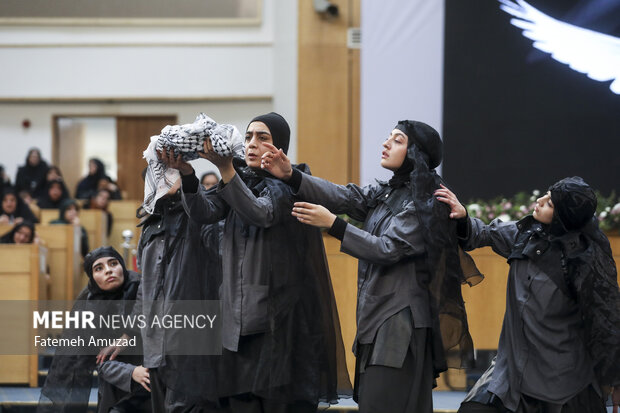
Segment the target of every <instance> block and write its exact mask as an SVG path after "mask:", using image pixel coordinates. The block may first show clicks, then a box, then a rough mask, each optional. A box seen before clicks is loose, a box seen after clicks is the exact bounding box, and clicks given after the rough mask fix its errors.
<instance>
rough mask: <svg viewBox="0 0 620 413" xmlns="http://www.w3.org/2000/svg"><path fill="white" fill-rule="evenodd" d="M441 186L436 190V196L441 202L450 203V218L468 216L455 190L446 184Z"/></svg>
mask: <svg viewBox="0 0 620 413" xmlns="http://www.w3.org/2000/svg"><path fill="white" fill-rule="evenodd" d="M440 186H441V188H440V189H438V190H436V191H435V196H436V197H437V199H438V200H439V201H441V202H444V203H446V204H448V206H449V207H450V218H453V219H459V218H465V217H466V216H467V210H466V209H465V207H464V206H463V204H461V203H460V202H459V200H458V198H457V197H456V195H454V192H452V191H450V190H449V189H448V188H446V187H445V186H444V185H442V184H440Z"/></svg>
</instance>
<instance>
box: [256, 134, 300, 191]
mask: <svg viewBox="0 0 620 413" xmlns="http://www.w3.org/2000/svg"><path fill="white" fill-rule="evenodd" d="M263 145H264V146H265V147H266V148H267V149H269V151H268V152H265V153H264V154H263V157H262V158H261V163H260V167H261V168H262V169H264V170H266V171H267V172H269V173H270V174H271V175H273V176H275V177H276V178H278V179H283V180H285V181H287V180H288V179H290V177H291V176H292V175H293V168H292V167H291V160H290V159H289V158H288V156H286V154H285V153H284V151H283V150H282V149H278V148H276V147H275V146H273V145H272V144H270V143H266V142H264V143H263Z"/></svg>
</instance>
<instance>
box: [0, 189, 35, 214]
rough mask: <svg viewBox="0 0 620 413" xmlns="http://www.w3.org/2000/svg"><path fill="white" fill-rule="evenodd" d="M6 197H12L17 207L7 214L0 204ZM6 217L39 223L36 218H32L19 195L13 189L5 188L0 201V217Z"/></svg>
mask: <svg viewBox="0 0 620 413" xmlns="http://www.w3.org/2000/svg"><path fill="white" fill-rule="evenodd" d="M8 195H13V196H14V197H15V199H16V201H17V206H16V207H15V211H13V212H11V213H8V212H6V211H5V210H4V209H3V208H2V203H3V201H4V198H5V197H6V196H8ZM4 214H6V215H8V216H9V217H11V218H23V219H24V220H26V221H30V222H39V220H38V219H37V217H35V216H34V214H33V213H32V211H31V210H30V207H29V206H28V205H27V204H26V203H25V202H24V201H23V200H22V199H21V197H20V196H19V194H18V193H17V191H16V189H15V188H11V187H9V188H5V189H4V191H3V192H2V199H1V200H0V215H4Z"/></svg>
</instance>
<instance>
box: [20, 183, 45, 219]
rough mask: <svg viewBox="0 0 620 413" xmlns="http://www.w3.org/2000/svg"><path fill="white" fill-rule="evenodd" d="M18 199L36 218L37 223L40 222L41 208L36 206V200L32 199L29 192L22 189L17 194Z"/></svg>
mask: <svg viewBox="0 0 620 413" xmlns="http://www.w3.org/2000/svg"><path fill="white" fill-rule="evenodd" d="M17 195H18V196H19V198H20V199H21V200H22V201H24V203H25V204H26V205H27V206H28V208H30V211H31V212H32V214H33V215H34V216H35V217H36V218H37V222H38V221H40V220H41V208H39V206H38V205H37V200H36V199H34V198H33V197H32V195H31V194H30V191H28V190H26V189H22V190H21V191H19V193H18V194H17Z"/></svg>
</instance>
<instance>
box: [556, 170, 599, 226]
mask: <svg viewBox="0 0 620 413" xmlns="http://www.w3.org/2000/svg"><path fill="white" fill-rule="evenodd" d="M549 192H550V193H551V202H553V207H554V210H553V220H552V221H551V228H550V232H551V233H552V234H555V235H561V234H564V233H566V232H569V231H575V230H578V229H580V228H582V227H583V226H584V225H585V224H587V223H588V222H589V221H590V220H591V219H592V217H593V216H594V213H595V212H596V194H595V193H594V190H593V189H592V188H590V186H589V185H588V184H586V183H585V182H584V180H583V179H582V178H581V177H579V176H573V177H571V178H564V179H562V180H561V181H558V182H556V183H555V184H553V185H551V186H550V187H549Z"/></svg>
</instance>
